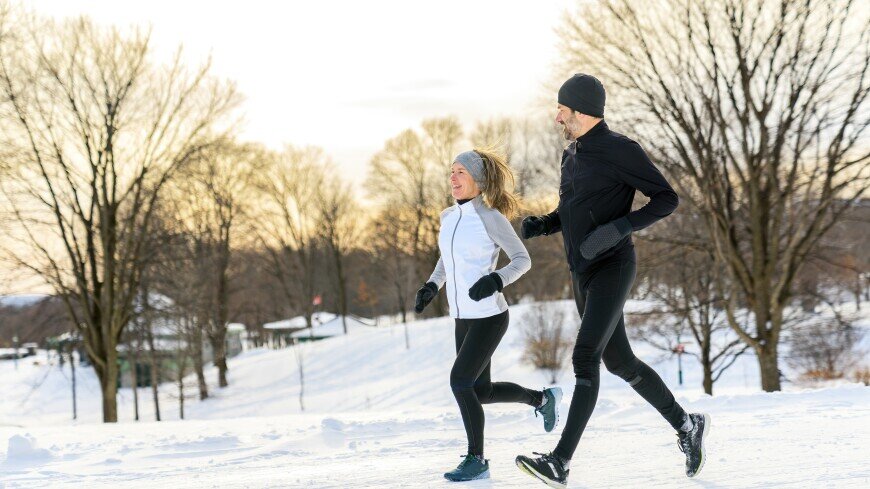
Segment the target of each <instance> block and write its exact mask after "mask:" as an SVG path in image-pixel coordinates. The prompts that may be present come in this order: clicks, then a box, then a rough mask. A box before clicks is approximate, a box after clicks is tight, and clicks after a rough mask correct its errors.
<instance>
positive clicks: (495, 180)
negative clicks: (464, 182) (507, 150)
mask: <svg viewBox="0 0 870 489" xmlns="http://www.w3.org/2000/svg"><path fill="white" fill-rule="evenodd" d="M474 152H475V153H477V154H479V155H480V157H481V158H482V159H483V168H484V171H485V173H486V188H485V189H484V190H483V191H482V192H481V193H482V194H483V201H484V202H485V203H486V205H488V206H489V207H491V208H493V209H495V210H497V211H499V212H501V213H502V214H504V216H505V217H506V218H508V220H510V219H513V218H514V217H515V216H516V215H517V214H518V213H519V211H520V199H519V197H517V195H516V194H515V193H514V183H515V182H514V172H513V171H512V170H511V167H510V166H508V164H507V158H506V157H505V155H504V154H503V153H502V152H500V151H499V150H497V149H496V148H493V147H485V148H474Z"/></svg>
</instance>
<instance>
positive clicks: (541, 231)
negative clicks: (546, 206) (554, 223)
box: [521, 216, 550, 239]
mask: <svg viewBox="0 0 870 489" xmlns="http://www.w3.org/2000/svg"><path fill="white" fill-rule="evenodd" d="M549 232H550V219H549V218H548V217H547V216H528V217H526V218H525V219H523V224H522V226H521V233H522V235H523V239H529V238H534V237H535V236H541V235H544V236H546V235H547V234H549Z"/></svg>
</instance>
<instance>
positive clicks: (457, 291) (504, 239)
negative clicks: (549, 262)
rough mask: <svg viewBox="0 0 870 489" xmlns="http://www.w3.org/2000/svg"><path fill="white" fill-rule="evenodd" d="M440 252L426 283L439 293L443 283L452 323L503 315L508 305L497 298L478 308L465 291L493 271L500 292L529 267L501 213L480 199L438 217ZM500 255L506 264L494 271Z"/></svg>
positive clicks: (524, 253)
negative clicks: (503, 251)
mask: <svg viewBox="0 0 870 489" xmlns="http://www.w3.org/2000/svg"><path fill="white" fill-rule="evenodd" d="M438 247H439V248H440V250H441V257H440V258H439V259H438V264H437V265H435V270H434V271H433V272H432V275H431V276H430V277H429V282H433V283H434V284H435V285H437V286H438V288H439V289H440V288H441V286H442V285H444V283H445V282H446V283H447V302H448V303H449V304H450V316H451V317H454V318H459V319H477V318H486V317H491V316H495V315H497V314H500V313H502V312H504V311H506V310H507V307H508V306H507V302H506V301H505V300H504V296H503V295H502V294H501V292H496V293H495V294H493V295H491V296H489V297H486V298H484V299H482V300H480V302H477V301H475V300H473V299H472V298H471V297H469V296H468V289H470V288H471V286H472V285H474V284H475V283H476V282H477V281H478V280H479V279H480V278H481V277H484V276H486V275H489V274H490V273H492V272H493V271H495V273H497V274H498V276H499V278H501V282H502V288H504V287H507V286H508V284H510V283H513V282H515V281H516V280H517V279H518V278H520V276H522V275H523V274H524V273H526V272H527V271H528V270H529V269H530V268H531V267H532V260H531V258H529V253H528V251H526V247H525V246H523V243H522V241H520V238H519V237H518V236H517V233H516V232H515V231H514V228H513V227H511V224H510V222H509V221H508V220H507V218H505V217H504V216H503V215H502V214H501V213H500V212H499V211H497V210H495V209H491V208H489V207H487V205H486V204H484V203H483V198H482V197H481V196H477V197H475V198H474V199H471V200H470V201H468V202H466V203H464V204H462V205H459V204H456V205H454V206H452V207H448V208H447V209H445V210H444V211H443V212H442V213H441V231H440V233H439V234H438ZM501 249H503V250H505V253H506V254H507V256H508V258H510V263H508V264H507V265H505V266H504V267H503V268H501V269H499V270H495V267H496V264H497V262H498V252H499V250H501Z"/></svg>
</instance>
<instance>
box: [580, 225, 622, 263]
mask: <svg viewBox="0 0 870 489" xmlns="http://www.w3.org/2000/svg"><path fill="white" fill-rule="evenodd" d="M629 234H631V223H630V222H629V221H628V218H627V217H620V218H619V219H616V220H614V221H610V222H608V223H607V224H604V225H603V226H598V227H597V228H595V229H593V230H592V232H591V233H589V234H587V235H586V237H585V238H583V243H581V244H580V254H581V255H583V258H585V259H587V260H591V259H593V258H595V257H596V256H598V255H600V254H601V253H604V252H605V251H607V250H609V249H610V248H613V247H614V246H616V243H619V242H620V241H621V240H622V239H623V238H625V237H626V236H628V235H629Z"/></svg>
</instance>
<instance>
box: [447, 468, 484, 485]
mask: <svg viewBox="0 0 870 489" xmlns="http://www.w3.org/2000/svg"><path fill="white" fill-rule="evenodd" d="M444 478H445V479H447V480H449V481H450V482H468V481H479V480H481V479H489V469H486V471H484V472H481V473H480V474H478V475H476V476H475V477H471V478H469V479H454V478H451V477H447V475H446V474H445V475H444Z"/></svg>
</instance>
